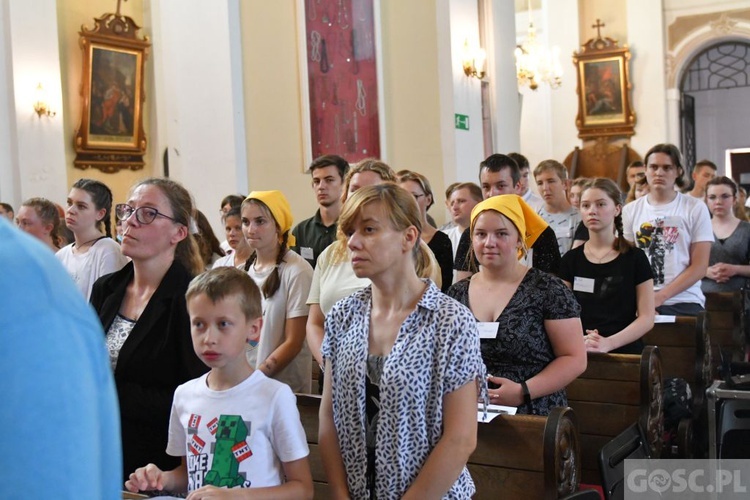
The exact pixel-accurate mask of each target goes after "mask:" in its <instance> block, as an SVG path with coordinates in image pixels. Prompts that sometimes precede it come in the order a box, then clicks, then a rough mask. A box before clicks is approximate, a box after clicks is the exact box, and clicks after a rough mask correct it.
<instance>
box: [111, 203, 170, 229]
mask: <svg viewBox="0 0 750 500" xmlns="http://www.w3.org/2000/svg"><path fill="white" fill-rule="evenodd" d="M133 213H135V220H137V221H138V222H140V223H141V224H151V223H152V222H154V219H156V217H157V216H160V217H164V218H165V219H169V220H171V221H172V222H178V221H177V220H176V219H174V218H172V217H170V216H168V215H164V214H163V213H161V212H159V211H158V210H157V209H155V208H153V207H140V208H133V207H131V206H130V205H128V204H126V203H118V204H117V205H115V217H117V218H118V219H120V220H121V221H123V222H125V221H126V220H128V219H129V218H130V216H131V215H133ZM178 223H179V222H178Z"/></svg>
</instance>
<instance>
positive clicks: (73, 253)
mask: <svg viewBox="0 0 750 500" xmlns="http://www.w3.org/2000/svg"><path fill="white" fill-rule="evenodd" d="M111 219H112V191H110V189H109V188H108V187H107V186H106V185H105V184H104V183H102V182H99V181H95V180H93V179H80V180H78V181H77V182H76V183H75V184H73V188H72V189H71V190H70V194H68V202H67V208H66V210H65V224H66V225H67V226H68V229H70V230H71V231H72V233H73V236H74V238H75V240H74V241H73V243H71V244H70V245H67V246H65V247H63V248H62V249H60V251H59V252H57V254H56V255H57V258H58V259H59V260H60V262H62V265H63V266H64V267H65V269H67V271H68V273H69V274H70V276H71V277H72V278H73V281H75V282H76V285H78V289H79V290H81V293H83V296H84V297H86V300H89V297H90V296H91V288H92V287H93V286H94V282H95V281H96V280H97V279H99V278H100V277H101V276H104V275H105V274H110V273H113V272H115V271H119V270H120V269H122V267H123V266H124V265H125V264H126V263H127V258H126V257H125V256H124V255H123V254H122V252H121V251H120V245H118V244H117V243H116V242H115V241H114V240H113V239H112V230H111ZM102 233H104V234H102Z"/></svg>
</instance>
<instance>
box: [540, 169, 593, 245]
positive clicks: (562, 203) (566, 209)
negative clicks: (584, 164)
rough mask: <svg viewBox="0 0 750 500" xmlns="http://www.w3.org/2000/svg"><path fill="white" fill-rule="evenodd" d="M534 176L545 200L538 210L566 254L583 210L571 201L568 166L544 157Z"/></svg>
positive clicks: (571, 243)
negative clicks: (569, 199)
mask: <svg viewBox="0 0 750 500" xmlns="http://www.w3.org/2000/svg"><path fill="white" fill-rule="evenodd" d="M534 180H536V185H537V187H538V188H539V193H540V194H541V195H542V199H543V200H544V205H542V206H541V207H540V208H539V209H537V211H536V213H538V214H539V215H540V216H541V217H542V219H544V220H545V221H546V222H547V224H549V227H550V228H552V230H553V231H554V232H555V236H556V237H557V246H558V248H559V250H560V255H565V252H567V251H568V250H570V249H571V248H572V247H573V246H574V245H573V240H574V236H575V232H576V227H578V223H579V222H581V214H579V213H578V210H576V209H575V207H573V206H572V205H571V204H570V202H569V201H568V195H567V189H568V184H569V182H568V170H567V169H566V168H565V166H564V165H563V164H562V163H560V162H559V161H556V160H544V161H543V162H541V163H540V164H539V165H537V167H536V168H535V169H534ZM581 243H582V242H579V243H578V244H581ZM575 246H578V245H575Z"/></svg>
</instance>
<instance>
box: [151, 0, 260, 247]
mask: <svg viewBox="0 0 750 500" xmlns="http://www.w3.org/2000/svg"><path fill="white" fill-rule="evenodd" d="M151 15H152V18H151V25H152V26H153V29H154V32H155V33H158V39H157V40H158V41H160V42H161V43H160V44H157V43H155V44H154V46H153V54H154V55H153V57H154V66H155V67H156V68H157V70H156V75H155V79H156V81H155V86H156V96H155V97H154V100H153V102H156V103H158V124H157V129H158V130H159V131H160V132H161V133H160V134H159V143H160V145H163V146H160V147H161V149H160V151H163V147H164V146H166V145H168V146H169V169H170V177H172V178H174V179H176V180H178V181H180V182H182V183H183V184H184V185H185V187H187V188H188V190H190V192H191V193H192V194H193V196H194V197H195V201H196V205H197V207H198V208H199V209H200V210H201V211H203V213H204V214H205V215H206V217H207V218H208V220H209V222H211V224H212V226H213V229H214V232H216V233H217V234H223V228H221V227H220V226H221V224H220V220H219V217H218V215H217V214H218V209H219V204H220V202H221V199H222V198H223V197H224V196H226V195H228V194H231V193H237V192H241V193H245V192H246V191H247V161H246V149H245V139H244V137H245V122H244V105H243V94H242V70H241V66H240V65H241V57H240V41H239V21H238V19H239V3H238V0H221V1H219V0H164V1H162V2H158V3H154V4H152V9H151ZM157 147H159V146H157ZM156 170H157V171H159V169H156Z"/></svg>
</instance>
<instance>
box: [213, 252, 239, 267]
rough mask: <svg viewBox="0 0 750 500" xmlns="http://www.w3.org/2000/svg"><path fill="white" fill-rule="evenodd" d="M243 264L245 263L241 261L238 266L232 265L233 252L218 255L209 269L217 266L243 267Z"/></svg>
mask: <svg viewBox="0 0 750 500" xmlns="http://www.w3.org/2000/svg"><path fill="white" fill-rule="evenodd" d="M244 266H245V263H244V262H243V263H242V264H240V265H239V266H235V265H234V253H230V254H228V255H225V256H224V257H219V258H218V259H216V261H215V262H214V264H213V266H212V267H211V269H216V268H217V267H239V268H243V267H244Z"/></svg>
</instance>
